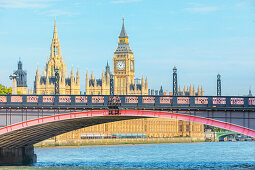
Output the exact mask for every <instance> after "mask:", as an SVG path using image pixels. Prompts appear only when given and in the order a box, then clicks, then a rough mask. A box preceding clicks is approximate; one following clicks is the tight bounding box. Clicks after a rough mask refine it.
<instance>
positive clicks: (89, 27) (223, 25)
mask: <svg viewBox="0 0 255 170" xmlns="http://www.w3.org/2000/svg"><path fill="white" fill-rule="evenodd" d="M123 16H124V17H125V26H126V31H127V34H128V36H129V42H130V47H131V49H132V50H133V52H134V56H135V70H136V73H135V76H136V77H137V78H141V77H142V76H148V81H149V88H150V89H159V88H160V86H161V85H162V86H163V89H165V90H167V91H172V69H173V67H174V66H176V67H177V69H178V85H180V86H181V88H183V86H186V87H187V86H188V85H190V84H191V85H192V86H193V85H195V86H196V88H197V86H198V85H199V86H200V87H201V86H202V87H203V89H204V92H205V95H216V79H217V74H218V73H219V74H221V76H222V95H247V94H248V90H249V88H250V89H251V90H252V92H253V94H255V67H254V66H255V0H224V1H222V0H213V1H212V0H182V1H181V0H156V1H155V0H0V25H1V26H0V59H1V60H0V61H1V65H0V83H1V84H4V85H6V86H11V85H12V82H11V80H9V75H10V74H12V73H13V71H14V70H16V69H17V62H18V60H19V58H21V61H22V62H23V68H24V70H26V71H27V74H28V86H29V88H32V87H33V82H34V77H35V73H36V67H37V66H38V67H39V69H40V73H41V74H42V70H43V68H44V66H45V64H46V62H47V57H48V56H49V55H50V45H51V40H52V35H53V27H54V19H55V17H56V19H57V30H58V37H59V39H60V45H61V52H62V56H63V58H64V60H65V62H66V67H67V71H68V75H69V76H70V73H71V69H72V68H73V69H74V71H76V70H77V68H79V70H80V74H81V91H83V92H84V91H85V74H86V71H88V72H89V73H91V72H93V73H94V75H96V77H97V78H99V76H100V75H101V73H102V71H103V69H104V68H105V65H106V63H107V61H108V62H109V64H110V66H111V68H112V65H113V53H114V51H115V49H116V48H117V43H118V35H119V33H120V30H121V25H122V17H123Z"/></svg>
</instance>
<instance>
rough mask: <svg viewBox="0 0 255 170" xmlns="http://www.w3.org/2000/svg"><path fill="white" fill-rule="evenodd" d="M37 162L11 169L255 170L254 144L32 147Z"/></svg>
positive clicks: (210, 143)
mask: <svg viewBox="0 0 255 170" xmlns="http://www.w3.org/2000/svg"><path fill="white" fill-rule="evenodd" d="M35 152H36V154H37V158H38V162H37V163H36V164H34V165H32V166H27V167H3V168H6V169H8V168H13V169H255V142H205V143H187V144H148V145H115V146H88V147H72V148H36V149H35Z"/></svg>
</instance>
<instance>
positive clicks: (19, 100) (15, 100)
mask: <svg viewBox="0 0 255 170" xmlns="http://www.w3.org/2000/svg"><path fill="white" fill-rule="evenodd" d="M11 102H12V103H22V96H11Z"/></svg>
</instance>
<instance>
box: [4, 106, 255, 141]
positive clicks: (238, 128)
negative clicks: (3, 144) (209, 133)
mask: <svg viewBox="0 0 255 170" xmlns="http://www.w3.org/2000/svg"><path fill="white" fill-rule="evenodd" d="M119 112H120V113H121V116H137V117H140V116H142V117H160V118H169V119H178V120H184V121H190V122H196V123H201V124H206V125H210V126H216V127H220V128H223V129H227V130H230V131H235V132H238V133H242V134H245V135H248V136H252V137H255V130H252V129H248V128H245V127H241V126H238V125H234V124H231V123H226V122H221V121H217V120H213V119H208V118H204V117H198V116H192V115H185V114H177V113H172V112H162V111H148V110H120V111H119ZM108 115H109V111H108V110H93V111H86V112H75V113H67V114H59V115H54V116H49V117H42V118H39V119H33V120H29V121H25V122H21V123H17V124H14V125H11V126H6V127H3V128H1V129H0V135H2V134H5V133H7V132H11V131H15V130H19V129H22V128H26V127H30V126H35V125H39V124H44V123H49V122H56V121H60V120H68V119H74V118H82V117H92V116H108Z"/></svg>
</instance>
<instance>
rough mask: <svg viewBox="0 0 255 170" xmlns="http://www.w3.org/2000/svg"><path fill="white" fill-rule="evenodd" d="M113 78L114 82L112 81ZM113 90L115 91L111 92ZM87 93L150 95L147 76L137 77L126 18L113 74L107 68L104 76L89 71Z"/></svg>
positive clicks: (115, 57)
mask: <svg viewBox="0 0 255 170" xmlns="http://www.w3.org/2000/svg"><path fill="white" fill-rule="evenodd" d="M107 66H108V65H107ZM108 68H109V66H108ZM111 79H112V81H113V83H112V84H111V83H110V81H111ZM111 87H112V88H111ZM111 90H113V92H114V93H111ZM86 94H88V95H89V94H96V95H102V94H105V95H109V94H114V95H148V79H147V77H146V78H145V80H144V78H143V77H142V79H135V58H134V55H133V52H132V50H131V48H130V46H129V41H128V36H127V33H126V30H125V26H124V19H123V24H122V29H121V32H120V35H119V42H118V47H117V49H116V50H115V52H114V57H113V74H112V75H111V73H110V72H109V71H107V69H106V74H104V73H102V78H101V79H96V78H95V77H94V75H93V74H91V76H90V77H89V75H88V73H87V75H86Z"/></svg>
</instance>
